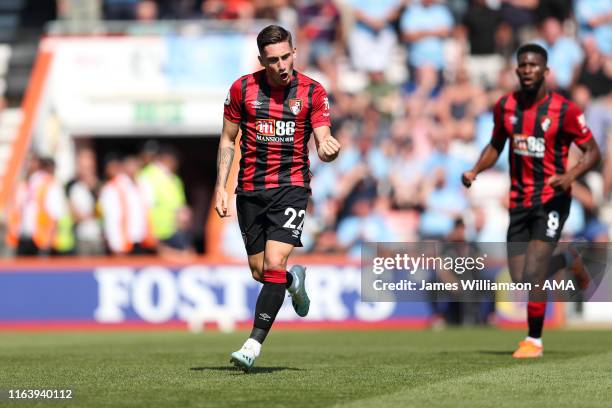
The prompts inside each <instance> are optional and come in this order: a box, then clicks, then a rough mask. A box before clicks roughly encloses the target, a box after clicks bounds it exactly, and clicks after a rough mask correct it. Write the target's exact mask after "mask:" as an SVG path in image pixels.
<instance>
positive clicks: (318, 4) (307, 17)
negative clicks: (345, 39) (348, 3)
mask: <svg viewBox="0 0 612 408" xmlns="http://www.w3.org/2000/svg"><path fill="white" fill-rule="evenodd" d="M297 12H298V23H299V24H298V26H299V29H298V44H300V52H299V53H298V58H299V59H300V65H302V66H311V65H313V66H316V67H317V68H318V69H320V70H321V71H323V73H325V75H326V76H327V77H328V78H329V79H330V80H331V81H330V82H331V84H336V83H337V77H336V73H335V66H334V58H333V57H334V55H335V54H338V53H340V52H341V51H340V50H341V47H342V45H341V43H340V40H341V35H342V33H341V29H340V12H339V11H338V9H337V8H336V6H335V5H334V3H333V2H332V1H331V0H302V1H300V2H299V3H298V8H297ZM332 88H333V87H332Z"/></svg>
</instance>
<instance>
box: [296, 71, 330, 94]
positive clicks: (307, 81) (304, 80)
mask: <svg viewBox="0 0 612 408" xmlns="http://www.w3.org/2000/svg"><path fill="white" fill-rule="evenodd" d="M295 73H296V76H297V80H298V81H297V83H298V86H301V87H310V86H313V85H314V87H315V89H316V88H320V89H322V90H325V88H324V87H323V85H321V83H320V82H319V81H317V80H315V79H313V78H311V77H309V76H308V75H305V74H302V73H301V72H298V71H296V72H295Z"/></svg>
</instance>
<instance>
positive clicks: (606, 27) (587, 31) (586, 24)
mask: <svg viewBox="0 0 612 408" xmlns="http://www.w3.org/2000/svg"><path fill="white" fill-rule="evenodd" d="M574 13H575V15H576V22H577V23H578V35H579V37H580V38H581V39H584V38H585V37H588V36H593V37H594V38H595V43H596V44H597V48H599V50H600V51H601V52H602V53H603V54H604V55H606V56H610V55H612V2H611V1H609V0H576V3H575V11H574Z"/></svg>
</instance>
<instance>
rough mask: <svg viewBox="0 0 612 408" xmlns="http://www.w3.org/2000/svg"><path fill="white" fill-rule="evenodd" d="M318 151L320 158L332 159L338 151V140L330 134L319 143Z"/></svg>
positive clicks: (324, 159)
mask: <svg viewBox="0 0 612 408" xmlns="http://www.w3.org/2000/svg"><path fill="white" fill-rule="evenodd" d="M319 151H320V153H321V155H320V157H321V160H323V161H332V160H334V159H335V158H336V157H338V154H339V153H340V142H338V141H337V140H336V139H334V138H333V137H331V136H330V137H328V138H327V139H325V140H324V141H323V143H321V146H320V148H319Z"/></svg>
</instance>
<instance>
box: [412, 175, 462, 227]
mask: <svg viewBox="0 0 612 408" xmlns="http://www.w3.org/2000/svg"><path fill="white" fill-rule="evenodd" d="M429 174H431V175H432V176H431V177H430V178H428V179H426V184H425V187H424V189H423V206H424V208H425V211H424V212H423V214H422V215H421V222H420V226H419V230H420V233H421V236H422V237H423V238H425V239H442V238H443V237H445V236H446V235H448V234H449V233H450V232H451V231H452V229H453V226H454V223H455V220H456V219H457V218H459V217H460V216H461V214H462V213H463V212H464V211H465V210H466V209H467V200H466V199H465V196H464V195H463V193H462V192H461V191H460V190H458V189H456V188H453V187H452V186H449V185H448V184H447V177H448V176H447V174H446V173H445V171H444V169H443V168H441V167H438V168H436V169H435V170H434V171H433V172H430V173H429Z"/></svg>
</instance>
